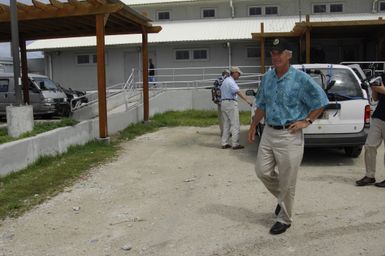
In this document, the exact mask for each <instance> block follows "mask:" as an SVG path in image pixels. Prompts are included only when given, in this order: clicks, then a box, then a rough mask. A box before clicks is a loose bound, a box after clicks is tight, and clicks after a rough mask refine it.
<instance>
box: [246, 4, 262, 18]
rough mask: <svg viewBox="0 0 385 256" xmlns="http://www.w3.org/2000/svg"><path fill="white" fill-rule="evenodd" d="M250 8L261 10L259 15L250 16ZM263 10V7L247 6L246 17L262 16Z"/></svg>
mask: <svg viewBox="0 0 385 256" xmlns="http://www.w3.org/2000/svg"><path fill="white" fill-rule="evenodd" d="M251 8H259V9H261V14H250V9H251ZM263 10H264V8H263V6H258V5H255V6H249V7H248V8H247V14H248V16H262V15H263Z"/></svg>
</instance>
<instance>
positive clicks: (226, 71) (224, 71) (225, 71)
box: [222, 69, 230, 74]
mask: <svg viewBox="0 0 385 256" xmlns="http://www.w3.org/2000/svg"><path fill="white" fill-rule="evenodd" d="M222 73H228V74H230V70H228V69H225V70H223V72H222Z"/></svg>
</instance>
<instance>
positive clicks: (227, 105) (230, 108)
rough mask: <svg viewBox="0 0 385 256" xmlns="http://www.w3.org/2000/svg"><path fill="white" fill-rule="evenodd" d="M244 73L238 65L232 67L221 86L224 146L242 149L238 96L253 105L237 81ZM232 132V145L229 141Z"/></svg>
mask: <svg viewBox="0 0 385 256" xmlns="http://www.w3.org/2000/svg"><path fill="white" fill-rule="evenodd" d="M241 75H242V71H241V70H240V69H239V68H238V67H232V68H231V69H230V76H229V77H227V78H226V79H225V80H224V81H223V83H222V86H221V112H222V119H223V134H222V142H221V144H222V148H223V149H226V148H232V149H234V150H235V149H242V148H244V146H242V145H240V144H239V132H240V124H239V110H238V102H237V96H239V97H240V98H242V99H243V100H244V101H245V102H246V103H247V104H249V105H250V106H252V102H251V101H249V100H248V99H247V98H246V96H245V95H244V94H243V93H242V92H241V91H240V90H239V86H238V84H237V83H236V82H235V81H236V80H238V79H239V77H240V76H241ZM230 132H231V135H232V136H231V145H230V143H229V139H230Z"/></svg>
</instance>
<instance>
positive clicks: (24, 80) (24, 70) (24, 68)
mask: <svg viewBox="0 0 385 256" xmlns="http://www.w3.org/2000/svg"><path fill="white" fill-rule="evenodd" d="M19 44H20V55H21V84H22V90H23V99H24V103H26V104H29V103H30V102H29V88H28V85H29V83H28V62H27V48H26V43H25V40H24V39H21V40H20V41H19Z"/></svg>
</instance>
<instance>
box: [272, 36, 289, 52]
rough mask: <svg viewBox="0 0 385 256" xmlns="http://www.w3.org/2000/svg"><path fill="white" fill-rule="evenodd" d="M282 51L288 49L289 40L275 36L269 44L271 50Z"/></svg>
mask: <svg viewBox="0 0 385 256" xmlns="http://www.w3.org/2000/svg"><path fill="white" fill-rule="evenodd" d="M274 50H275V51H279V52H283V51H284V50H289V51H291V50H290V46H289V42H288V41H287V40H286V39H285V38H275V39H274V40H273V42H272V44H271V51H274Z"/></svg>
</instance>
